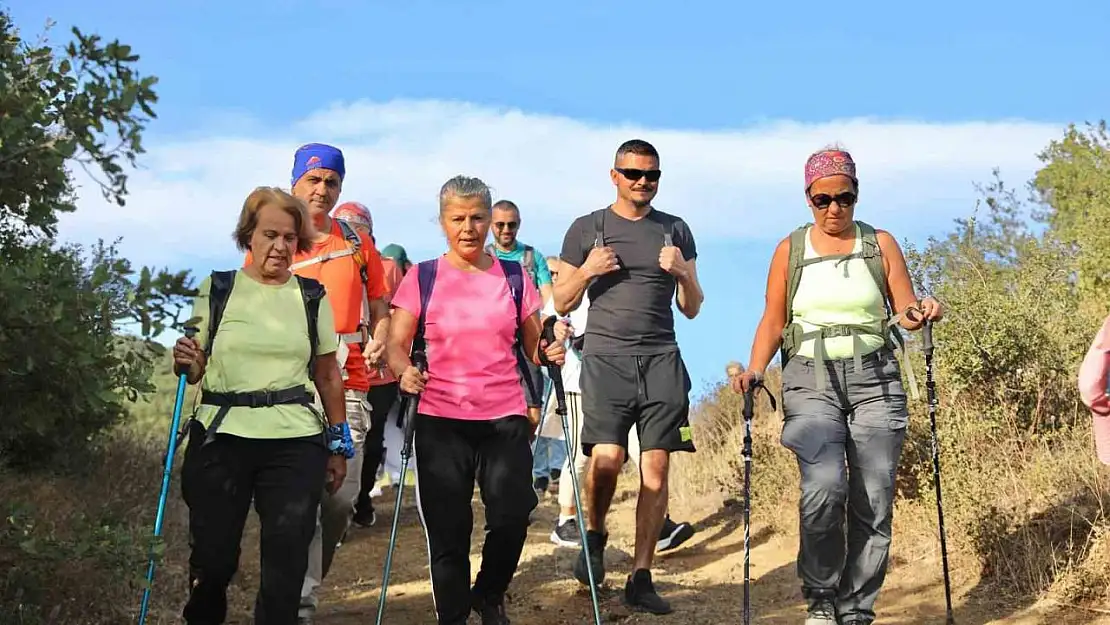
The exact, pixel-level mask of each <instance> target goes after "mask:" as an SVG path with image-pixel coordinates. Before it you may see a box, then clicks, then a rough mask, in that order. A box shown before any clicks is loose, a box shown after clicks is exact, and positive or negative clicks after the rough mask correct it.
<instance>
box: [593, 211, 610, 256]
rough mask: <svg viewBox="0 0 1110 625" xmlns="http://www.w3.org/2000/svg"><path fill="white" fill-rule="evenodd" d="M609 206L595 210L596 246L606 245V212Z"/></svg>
mask: <svg viewBox="0 0 1110 625" xmlns="http://www.w3.org/2000/svg"><path fill="white" fill-rule="evenodd" d="M607 212H609V207H608V206H606V207H605V208H599V209H597V210H595V211H594V247H605V213H607Z"/></svg>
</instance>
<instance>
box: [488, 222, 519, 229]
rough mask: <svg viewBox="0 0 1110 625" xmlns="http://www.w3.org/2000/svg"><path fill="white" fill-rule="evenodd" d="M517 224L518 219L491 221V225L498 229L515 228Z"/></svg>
mask: <svg viewBox="0 0 1110 625" xmlns="http://www.w3.org/2000/svg"><path fill="white" fill-rule="evenodd" d="M519 225H520V222H518V221H495V222H493V227H494V228H497V229H498V230H516V228H517V226H519Z"/></svg>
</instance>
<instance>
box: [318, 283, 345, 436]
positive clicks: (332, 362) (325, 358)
mask: <svg viewBox="0 0 1110 625" xmlns="http://www.w3.org/2000/svg"><path fill="white" fill-rule="evenodd" d="M316 323H317V327H316V330H317V334H318V335H319V337H320V339H319V340H320V342H319V344H317V345H316V359H315V361H314V362H313V364H312V376H313V382H314V383H315V385H316V392H317V393H319V394H320V403H321V404H322V405H323V406H324V414H326V415H327V417H328V423H329V424H330V425H336V424H339V423H343V422H345V421H346V420H347V406H346V400H345V399H344V398H343V375H342V373H341V372H340V370H339V360H338V359H337V358H336V357H335V355H336V354H335V352H336V351H338V349H339V335H338V334H336V332H335V313H334V312H333V310H332V307H331V301H330V300H328V298H327V295H326V294H325V296H324V297H323V298H322V299H321V300H320V310H319V315H318V318H317V321H316Z"/></svg>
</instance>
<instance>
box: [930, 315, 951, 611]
mask: <svg viewBox="0 0 1110 625" xmlns="http://www.w3.org/2000/svg"><path fill="white" fill-rule="evenodd" d="M922 339H923V341H922V342H923V343H924V345H923V346H922V347H923V350H924V352H925V392H926V396H927V398H928V401H929V427H930V428H931V429H932V435H933V486H934V487H935V488H936V491H937V525H938V527H939V529H940V561H941V564H942V566H943V567H944V605H945V610H946V617H945V621H944V622H945V623H946V624H947V625H954V624H955V622H956V619H955V617H953V616H952V581H951V579H950V578H949V576H948V543H947V541H946V540H945V538H944V506H943V505H941V499H940V441H939V439H938V438H937V386H936V382H935V381H934V380H933V322H932V321H931V320H929V319H926V320H925V325H924V326H923V328H922Z"/></svg>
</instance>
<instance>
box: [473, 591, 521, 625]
mask: <svg viewBox="0 0 1110 625" xmlns="http://www.w3.org/2000/svg"><path fill="white" fill-rule="evenodd" d="M471 605H472V608H473V610H474V612H475V613H476V614H477V615H478V616H480V617H482V625H511V621H509V617H508V616H507V615H506V614H505V595H493V596H489V597H484V598H478V597H475V598H474V600H473V602H472V604H471Z"/></svg>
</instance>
